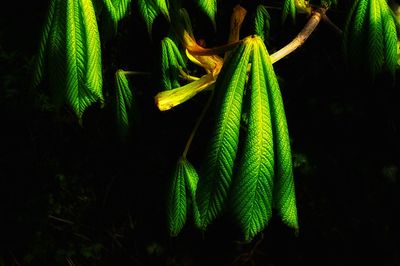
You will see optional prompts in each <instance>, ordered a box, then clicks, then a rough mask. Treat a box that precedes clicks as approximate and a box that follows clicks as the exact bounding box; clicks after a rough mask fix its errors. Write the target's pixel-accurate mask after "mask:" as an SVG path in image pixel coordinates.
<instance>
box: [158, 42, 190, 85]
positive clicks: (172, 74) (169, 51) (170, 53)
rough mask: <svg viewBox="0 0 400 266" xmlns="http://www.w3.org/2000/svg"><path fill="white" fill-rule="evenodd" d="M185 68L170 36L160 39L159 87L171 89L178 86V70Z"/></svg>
mask: <svg viewBox="0 0 400 266" xmlns="http://www.w3.org/2000/svg"><path fill="white" fill-rule="evenodd" d="M184 68H186V63H185V61H184V60H183V58H182V54H181V52H180V51H179V49H178V47H177V46H176V44H175V42H174V41H172V39H171V38H169V37H165V38H164V39H163V40H162V41H161V87H162V90H171V89H174V88H178V87H180V83H179V70H180V69H184Z"/></svg>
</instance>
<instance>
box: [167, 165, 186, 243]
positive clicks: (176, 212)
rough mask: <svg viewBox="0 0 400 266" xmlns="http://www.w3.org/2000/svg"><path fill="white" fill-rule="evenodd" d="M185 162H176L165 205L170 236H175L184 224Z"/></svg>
mask: <svg viewBox="0 0 400 266" xmlns="http://www.w3.org/2000/svg"><path fill="white" fill-rule="evenodd" d="M186 212H187V203H186V187H185V162H184V161H183V160H182V159H179V160H178V163H177V165H176V169H175V173H174V175H173V178H172V182H171V185H170V189H169V196H168V203H167V219H168V228H169V233H170V235H171V236H177V235H178V234H179V232H180V231H181V230H182V228H183V226H184V225H185V223H186Z"/></svg>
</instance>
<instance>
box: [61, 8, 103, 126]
mask: <svg viewBox="0 0 400 266" xmlns="http://www.w3.org/2000/svg"><path fill="white" fill-rule="evenodd" d="M79 1H80V0H68V1H67V28H66V32H67V34H66V41H67V45H66V49H67V80H66V97H67V102H68V103H69V105H70V106H71V107H72V108H73V110H74V112H75V113H76V115H77V117H78V118H79V120H80V121H81V120H82V115H83V113H84V111H85V110H86V108H87V107H89V106H90V105H91V104H92V103H93V102H95V101H96V100H97V98H98V92H97V91H96V90H95V88H88V85H89V84H90V83H88V84H87V83H86V77H89V75H90V74H91V73H90V72H88V74H87V73H86V67H87V66H86V64H87V59H88V55H87V54H86V47H85V43H86V41H87V40H85V38H84V37H85V35H84V34H85V33H84V29H83V27H84V26H83V24H84V22H83V21H82V16H83V14H82V13H81V12H80V11H81V6H80V2H79ZM83 12H86V11H85V10H84V11H83ZM89 49H90V47H89ZM89 57H90V56H89ZM89 68H90V67H89V66H88V69H89ZM86 75H88V76H86ZM89 86H90V85H89ZM93 92H95V94H93Z"/></svg>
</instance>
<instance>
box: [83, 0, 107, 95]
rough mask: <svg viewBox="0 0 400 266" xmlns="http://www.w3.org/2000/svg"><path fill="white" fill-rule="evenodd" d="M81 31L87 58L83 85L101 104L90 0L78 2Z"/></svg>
mask: <svg viewBox="0 0 400 266" xmlns="http://www.w3.org/2000/svg"><path fill="white" fill-rule="evenodd" d="M80 3H81V14H82V15H81V16H82V23H83V31H84V36H85V50H86V51H85V54H86V56H87V58H86V63H85V69H86V76H85V81H84V83H85V85H86V86H87V89H88V90H90V91H91V93H92V94H93V95H95V98H96V99H99V100H100V101H101V102H103V101H104V99H103V92H102V87H103V76H102V67H101V47H100V35H99V30H98V26H97V20H96V14H95V13H94V7H93V4H92V1H91V0H80Z"/></svg>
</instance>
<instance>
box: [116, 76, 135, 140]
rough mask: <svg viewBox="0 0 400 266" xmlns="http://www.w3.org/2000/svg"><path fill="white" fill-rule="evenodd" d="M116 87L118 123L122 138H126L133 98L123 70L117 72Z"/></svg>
mask: <svg viewBox="0 0 400 266" xmlns="http://www.w3.org/2000/svg"><path fill="white" fill-rule="evenodd" d="M115 86H116V89H117V94H116V99H117V112H116V113H117V123H118V129H119V132H120V134H121V136H122V137H125V136H126V135H127V133H128V130H129V112H130V111H131V109H132V104H133V96H132V91H131V89H130V88H129V82H128V79H127V78H126V76H125V73H124V71H123V70H121V69H119V70H117V72H115Z"/></svg>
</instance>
